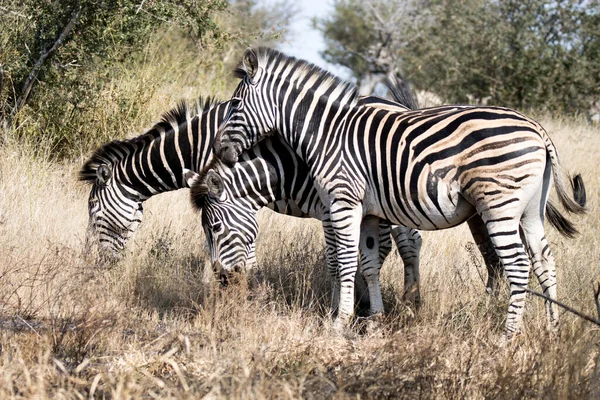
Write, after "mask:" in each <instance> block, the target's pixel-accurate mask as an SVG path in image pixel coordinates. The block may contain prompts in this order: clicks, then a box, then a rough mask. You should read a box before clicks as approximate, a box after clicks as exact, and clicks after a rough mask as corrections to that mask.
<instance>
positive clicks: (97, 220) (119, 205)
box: [80, 163, 144, 260]
mask: <svg viewBox="0 0 600 400" xmlns="http://www.w3.org/2000/svg"><path fill="white" fill-rule="evenodd" d="M117 171H118V170H117V169H115V168H114V167H113V166H112V165H111V164H105V163H103V164H97V165H94V166H91V165H89V163H88V164H86V165H85V166H84V168H83V169H82V171H81V173H80V177H81V179H82V180H88V181H92V188H91V191H90V196H89V199H88V211H89V215H90V219H89V226H88V234H91V236H92V237H93V238H94V239H95V240H97V241H98V243H99V246H100V253H101V255H102V256H104V257H106V258H108V259H112V260H115V259H118V257H119V252H120V251H121V250H122V249H123V248H124V247H125V244H126V243H127V240H128V239H129V237H130V236H131V234H132V233H133V232H135V231H136V230H137V228H138V227H139V225H140V223H141V222H142V215H143V211H144V210H143V207H142V200H141V199H140V198H139V197H138V196H137V195H136V194H134V193H131V192H130V191H128V190H127V189H126V187H125V186H124V185H123V184H121V183H120V180H119V178H118V172H117ZM92 173H93V175H92ZM92 176H93V178H92Z"/></svg>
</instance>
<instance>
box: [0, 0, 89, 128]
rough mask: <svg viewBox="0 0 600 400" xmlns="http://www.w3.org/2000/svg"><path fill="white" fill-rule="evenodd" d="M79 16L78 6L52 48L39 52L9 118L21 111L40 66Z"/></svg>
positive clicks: (67, 33) (66, 34)
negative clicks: (38, 56)
mask: <svg viewBox="0 0 600 400" xmlns="http://www.w3.org/2000/svg"><path fill="white" fill-rule="evenodd" d="M80 15H81V6H79V8H78V9H77V11H76V12H74V13H73V15H72V16H71V19H70V20H69V22H68V23H67V25H66V26H65V27H64V28H63V30H62V32H61V33H60V35H59V36H58V38H57V39H56V41H55V42H54V44H53V45H52V47H51V48H50V49H49V50H46V49H43V50H42V51H41V53H40V58H38V59H37V61H36V62H35V64H34V65H33V68H32V69H31V72H30V73H29V75H28V76H27V79H25V83H24V84H23V89H22V90H21V94H20V96H19V98H18V99H17V102H16V104H15V108H14V109H13V110H12V114H11V116H13V117H14V116H15V115H16V114H17V113H18V112H19V110H21V108H22V107H23V106H24V105H25V103H26V102H27V99H28V98H29V93H30V92H31V88H32V87H33V84H34V83H35V81H36V79H37V76H38V75H39V73H40V70H41V69H42V66H43V65H44V63H45V62H46V60H48V58H50V57H51V56H52V55H53V54H54V53H55V52H56V50H58V48H59V47H60V46H62V45H63V43H64V41H65V39H66V38H67V36H68V35H69V33H71V30H72V29H73V27H74V26H75V23H77V20H78V19H79V16H80ZM11 122H12V121H9V125H10V124H11Z"/></svg>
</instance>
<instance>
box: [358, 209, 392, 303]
mask: <svg viewBox="0 0 600 400" xmlns="http://www.w3.org/2000/svg"><path fill="white" fill-rule="evenodd" d="M386 225H387V224H386ZM389 236H390V234H389V227H388V228H387V237H388V238H389ZM379 237H380V234H379V218H377V217H374V216H366V217H365V218H363V220H362V223H361V226H360V244H359V248H360V266H361V274H362V276H363V277H364V279H365V281H366V282H367V287H368V289H369V302H370V313H371V315H376V314H381V313H383V299H382V297H381V286H380V284H379V271H380V270H381V264H380V254H379V242H380V241H379ZM357 279H358V277H357Z"/></svg>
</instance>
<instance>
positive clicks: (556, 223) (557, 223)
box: [546, 175, 585, 238]
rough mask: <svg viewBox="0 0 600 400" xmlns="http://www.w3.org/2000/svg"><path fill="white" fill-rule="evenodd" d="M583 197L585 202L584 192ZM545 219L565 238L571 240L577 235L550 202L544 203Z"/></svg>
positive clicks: (575, 230) (570, 224)
mask: <svg viewBox="0 0 600 400" xmlns="http://www.w3.org/2000/svg"><path fill="white" fill-rule="evenodd" d="M578 176H579V175H578ZM583 196H584V201H585V190H584V193H583ZM546 217H548V221H549V222H550V225H552V226H553V227H555V228H556V229H557V230H558V231H559V232H560V234H561V235H563V236H565V237H568V238H573V237H575V235H577V234H578V233H579V231H578V230H577V228H575V225H573V223H572V222H571V221H569V220H568V219H566V218H565V217H564V216H563V215H562V214H561V213H560V212H559V211H558V209H557V208H556V207H554V205H553V204H552V203H551V202H548V203H546Z"/></svg>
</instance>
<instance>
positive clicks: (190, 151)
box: [79, 97, 421, 303]
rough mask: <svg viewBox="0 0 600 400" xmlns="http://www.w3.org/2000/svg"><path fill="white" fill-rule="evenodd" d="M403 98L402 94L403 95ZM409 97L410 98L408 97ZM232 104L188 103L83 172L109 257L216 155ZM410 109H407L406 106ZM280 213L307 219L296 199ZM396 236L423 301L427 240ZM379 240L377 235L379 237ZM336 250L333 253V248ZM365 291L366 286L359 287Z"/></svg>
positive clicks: (383, 243)
mask: <svg viewBox="0 0 600 400" xmlns="http://www.w3.org/2000/svg"><path fill="white" fill-rule="evenodd" d="M400 99H401V100H402V97H401V98H400ZM362 101H363V102H364V104H367V105H373V104H378V105H379V106H381V107H396V108H398V107H399V105H398V104H396V103H393V102H389V101H387V100H384V99H379V98H369V97H367V98H364V99H363V100H362ZM406 101H408V99H407V100H406ZM228 107H229V103H228V102H221V103H218V102H215V101H214V100H213V99H210V98H208V99H206V100H205V101H202V99H200V101H199V102H198V106H197V110H196V114H197V115H195V116H193V115H192V112H191V110H190V107H189V106H188V105H187V104H186V103H180V105H179V106H178V107H177V108H175V109H174V110H172V111H170V112H168V113H166V114H165V115H164V117H163V119H162V121H161V122H159V123H158V124H156V125H155V126H154V127H153V128H152V129H150V130H149V131H147V132H146V133H144V134H142V135H140V136H138V137H135V138H133V139H129V140H123V141H113V142H110V143H108V144H106V145H104V146H102V147H101V148H99V149H98V150H96V151H95V152H94V154H93V155H92V156H91V157H90V159H89V160H88V161H87V162H86V163H85V164H84V166H83V167H82V169H81V170H80V173H79V177H80V180H83V181H87V182H90V183H92V187H91V190H90V195H89V201H88V209H89V226H90V228H91V231H92V232H93V233H95V235H96V236H97V239H98V240H99V243H100V246H101V250H102V253H103V255H104V256H105V257H107V258H117V257H118V255H119V252H120V251H121V250H122V249H123V248H124V247H125V245H126V243H127V240H128V239H129V238H130V236H131V235H132V234H133V233H134V232H135V231H136V230H137V228H138V226H139V225H140V223H141V221H142V215H143V202H144V201H145V200H147V199H148V198H150V197H152V196H153V195H156V194H160V193H163V192H167V191H171V190H176V189H181V188H185V187H188V184H187V182H188V179H189V178H190V177H191V176H193V173H192V171H200V170H201V169H202V168H203V167H204V166H205V165H207V164H208V162H209V160H210V159H211V157H212V146H211V143H212V141H213V139H214V137H215V134H216V132H217V128H218V126H219V124H220V122H221V121H222V120H223V117H224V115H225V113H226V111H227V109H228ZM404 109H406V108H404ZM268 206H269V207H270V208H272V209H273V210H275V211H276V212H279V213H282V214H287V215H293V216H297V217H305V216H306V214H304V213H302V212H301V208H300V207H298V206H297V205H295V204H293V203H292V202H291V201H286V200H280V201H277V202H276V203H273V204H270V205H268ZM393 232H394V240H395V242H396V245H397V246H398V248H399V251H400V254H401V256H402V258H403V260H404V262H405V274H406V276H407V284H406V288H409V289H410V291H409V293H408V294H407V297H406V298H407V299H408V300H410V301H413V302H414V303H418V301H419V291H418V256H419V249H420V245H421V238H420V235H419V233H418V232H416V231H414V230H410V231H406V232H405V230H403V229H401V228H398V229H395V230H394V231H393ZM375 238H377V236H376V237H375ZM376 242H377V243H378V244H379V248H380V249H381V252H382V254H383V253H385V254H386V255H387V253H389V251H390V250H391V242H390V236H389V228H388V233H386V232H385V231H384V230H382V232H381V235H380V239H379V240H376ZM328 244H329V246H328V248H329V251H328V262H329V263H330V264H331V265H332V267H330V269H337V267H335V264H334V263H335V250H334V249H335V246H334V244H333V241H332V240H330V238H328ZM254 246H255V242H254V240H252V241H250V242H249V243H248V246H245V247H244V249H245V253H244V260H245V263H244V264H245V266H246V267H247V268H252V267H253V266H254V264H255V263H256V255H255V249H254ZM332 249H333V251H332ZM373 253H374V251H371V252H370V255H369V254H367V251H366V250H365V254H363V257H368V259H365V260H364V264H365V268H366V269H368V268H370V267H369V266H370V265H371V264H372V263H373V262H372V261H369V260H372V259H378V258H379V254H377V253H375V254H373ZM359 292H360V290H359Z"/></svg>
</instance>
